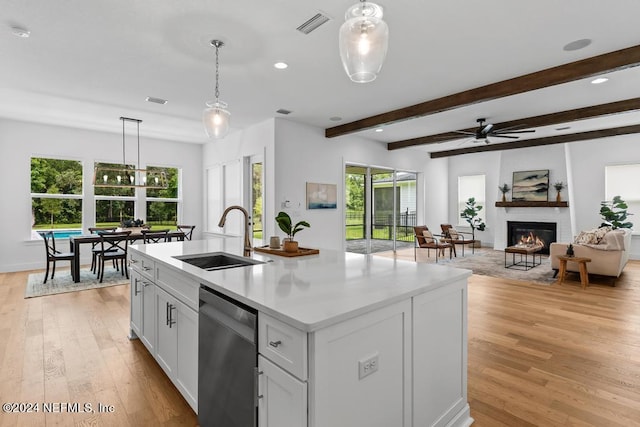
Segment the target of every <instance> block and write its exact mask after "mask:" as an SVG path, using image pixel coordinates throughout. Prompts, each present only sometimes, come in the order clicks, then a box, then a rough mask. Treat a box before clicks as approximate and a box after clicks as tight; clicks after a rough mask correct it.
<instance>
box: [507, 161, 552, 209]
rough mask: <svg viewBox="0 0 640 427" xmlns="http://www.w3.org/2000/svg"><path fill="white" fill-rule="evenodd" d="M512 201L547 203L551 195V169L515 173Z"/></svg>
mask: <svg viewBox="0 0 640 427" xmlns="http://www.w3.org/2000/svg"><path fill="white" fill-rule="evenodd" d="M512 187H513V188H512V189H511V200H512V201H514V202H516V201H527V202H528V201H536V202H546V201H547V195H548V193H549V169H541V170H532V171H520V172H514V173H513V186H512Z"/></svg>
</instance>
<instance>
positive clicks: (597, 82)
mask: <svg viewBox="0 0 640 427" xmlns="http://www.w3.org/2000/svg"><path fill="white" fill-rule="evenodd" d="M608 81H609V79H608V78H606V77H598V78H597V79H593V80H591V84H594V85H599V84H601V83H604V82H608Z"/></svg>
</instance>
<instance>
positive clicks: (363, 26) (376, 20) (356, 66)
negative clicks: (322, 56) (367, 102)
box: [340, 2, 389, 83]
mask: <svg viewBox="0 0 640 427" xmlns="http://www.w3.org/2000/svg"><path fill="white" fill-rule="evenodd" d="M382 15H383V11H382V7H380V6H379V5H377V4H375V3H370V2H361V3H357V4H355V5H353V6H351V7H350V8H349V10H347V12H346V14H345V22H344V24H342V26H341V27H340V57H341V58H342V65H343V66H344V70H345V71H346V72H347V75H348V76H349V78H350V79H351V80H352V81H354V82H356V83H368V82H371V81H373V80H375V79H376V77H377V75H378V73H379V72H380V69H381V68H382V64H383V62H384V59H385V57H386V56H387V46H388V43H389V27H388V25H387V23H386V22H384V21H383V20H382Z"/></svg>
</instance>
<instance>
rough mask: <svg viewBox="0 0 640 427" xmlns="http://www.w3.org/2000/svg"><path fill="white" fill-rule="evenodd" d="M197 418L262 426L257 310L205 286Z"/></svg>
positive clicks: (209, 423)
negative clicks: (259, 398)
mask: <svg viewBox="0 0 640 427" xmlns="http://www.w3.org/2000/svg"><path fill="white" fill-rule="evenodd" d="M198 320H199V323H200V325H199V333H198V334H199V336H198V338H199V344H198V345H199V348H198V421H199V424H200V425H201V426H202V427H254V426H257V423H258V421H257V419H258V417H257V397H256V396H257V380H256V375H257V373H256V372H257V366H258V349H257V342H258V339H257V311H256V310H254V309H252V308H251V307H248V306H246V305H244V304H242V303H239V302H237V301H234V300H232V299H230V298H229V297H227V296H225V295H222V294H220V293H219V292H216V291H214V290H211V289H209V288H208V287H206V286H203V285H201V286H200V312H199V319H198Z"/></svg>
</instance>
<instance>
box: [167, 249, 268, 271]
mask: <svg viewBox="0 0 640 427" xmlns="http://www.w3.org/2000/svg"><path fill="white" fill-rule="evenodd" d="M174 258H175V259H179V260H180V261H182V262H186V263H187V264H191V265H193V266H196V267H198V268H201V269H203V270H207V271H215V270H224V269H226V268H236V267H246V266H248V265H256V264H264V262H262V261H256V260H254V259H251V258H245V257H241V256H237V255H232V254H228V253H225V252H213V253H206V254H196V255H180V256H174Z"/></svg>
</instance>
